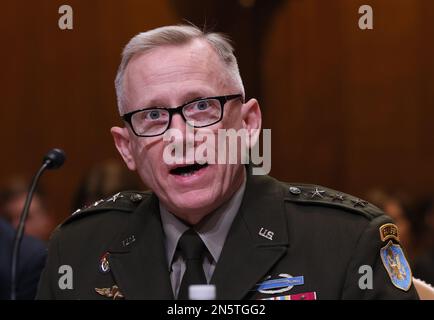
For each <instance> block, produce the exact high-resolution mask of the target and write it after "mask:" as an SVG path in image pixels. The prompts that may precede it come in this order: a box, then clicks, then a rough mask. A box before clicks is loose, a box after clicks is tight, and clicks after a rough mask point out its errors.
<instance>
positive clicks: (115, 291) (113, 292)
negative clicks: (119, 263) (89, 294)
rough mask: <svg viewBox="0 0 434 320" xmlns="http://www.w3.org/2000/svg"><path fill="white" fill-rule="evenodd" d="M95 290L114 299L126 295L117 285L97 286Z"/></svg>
mask: <svg viewBox="0 0 434 320" xmlns="http://www.w3.org/2000/svg"><path fill="white" fill-rule="evenodd" d="M95 291H96V292H97V293H99V294H100V295H102V296H103V297H107V298H113V300H117V299H123V298H124V295H123V294H122V293H121V291H120V290H119V287H118V286H117V285H114V286H113V287H111V288H95Z"/></svg>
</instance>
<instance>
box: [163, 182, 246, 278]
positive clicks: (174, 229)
mask: <svg viewBox="0 0 434 320" xmlns="http://www.w3.org/2000/svg"><path fill="white" fill-rule="evenodd" d="M245 188H246V175H244V181H243V183H242V185H241V187H240V188H239V189H238V190H237V191H236V192H235V194H234V195H233V196H232V198H231V199H230V200H229V201H228V202H227V203H225V204H224V205H222V206H221V207H219V208H218V209H217V210H216V211H215V212H213V213H212V214H210V215H208V216H207V217H206V218H204V220H203V221H201V222H200V223H199V224H198V225H196V226H195V227H194V229H195V230H196V232H197V233H198V234H199V236H200V238H201V239H202V241H203V242H204V244H205V245H206V247H207V249H208V251H209V253H210V254H211V256H212V258H213V260H214V262H217V261H218V260H219V258H220V254H221V252H222V249H223V245H224V243H225V240H226V236H227V234H228V232H229V229H230V227H231V225H232V222H233V220H234V218H235V216H236V215H237V212H238V210H239V208H240V206H241V202H242V199H243V195H244V190H245ZM160 215H161V222H162V224H163V231H164V234H165V245H166V255H167V261H168V268H169V270H170V268H171V265H172V263H173V258H174V256H175V252H176V247H177V244H178V240H179V238H180V237H181V236H182V234H183V233H184V232H185V231H186V230H187V229H188V228H189V226H187V225H186V224H185V223H184V222H182V221H181V220H180V219H178V218H177V217H176V216H175V215H173V214H172V213H170V212H169V211H168V210H167V209H166V208H165V207H164V206H163V205H162V204H161V202H160Z"/></svg>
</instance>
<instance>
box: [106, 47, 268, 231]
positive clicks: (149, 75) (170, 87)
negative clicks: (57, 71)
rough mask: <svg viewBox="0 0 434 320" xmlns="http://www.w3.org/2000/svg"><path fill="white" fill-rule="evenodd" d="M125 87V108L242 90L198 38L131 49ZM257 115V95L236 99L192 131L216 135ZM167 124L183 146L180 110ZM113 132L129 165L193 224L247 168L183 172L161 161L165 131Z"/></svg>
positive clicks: (252, 122) (250, 123) (256, 124)
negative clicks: (216, 119) (144, 134)
mask: <svg viewBox="0 0 434 320" xmlns="http://www.w3.org/2000/svg"><path fill="white" fill-rule="evenodd" d="M124 89H125V92H126V97H127V101H128V106H127V109H126V110H124V112H125V113H128V112H131V111H134V110H138V109H142V108H147V107H166V108H171V107H176V106H179V105H182V104H184V103H186V102H189V101H192V100H194V99H197V98H206V97H213V96H223V95H231V94H239V93H241V89H240V88H239V85H237V84H236V82H235V81H234V80H233V79H232V78H231V77H230V75H229V72H228V71H227V69H226V67H225V65H224V64H223V63H222V61H221V60H220V58H219V57H218V55H217V54H216V53H215V52H214V50H213V49H212V47H211V46H210V45H209V44H208V43H207V42H205V41H202V40H194V41H192V42H190V43H188V44H185V45H181V46H180V45H178V46H163V47H159V48H155V49H152V50H151V51H149V52H146V53H144V54H137V55H135V56H134V57H133V58H132V59H131V61H130V62H129V64H128V66H127V69H126V73H125V81H124ZM260 119H261V116H260V110H259V105H258V103H257V101H256V100H255V99H251V100H249V101H248V102H246V103H243V102H242V100H241V99H234V100H230V101H228V102H226V104H225V105H224V113H223V119H222V121H220V122H218V123H216V124H214V125H212V126H209V127H206V128H195V129H194V132H195V133H196V132H198V131H200V130H207V131H208V132H212V133H213V134H215V135H217V130H218V129H223V128H235V129H241V128H246V129H249V128H250V129H253V128H257V129H259V128H260V121H261V120H260ZM170 128H173V129H178V130H179V131H180V132H182V140H183V142H184V143H183V145H184V152H185V140H186V134H187V132H186V123H185V122H184V120H183V119H182V117H181V116H180V115H179V114H175V115H174V116H173V117H172V123H171V126H170ZM112 134H113V137H114V140H115V143H116V146H117V148H118V150H119V152H120V153H121V155H122V157H123V158H124V160H125V162H126V164H127V165H128V167H129V168H130V169H131V170H137V171H138V173H139V175H140V177H141V178H142V180H143V182H144V183H145V184H146V185H147V186H148V187H149V188H151V189H152V190H153V191H154V192H155V193H156V195H157V196H158V198H159V200H160V201H161V202H162V204H163V205H164V206H165V207H166V208H167V209H168V210H169V211H170V212H172V213H173V214H175V215H176V216H178V217H179V218H181V219H183V220H184V221H186V222H188V223H190V224H196V223H197V222H199V221H200V220H201V219H202V218H203V217H204V216H205V215H207V214H208V213H210V212H212V211H213V210H215V209H216V208H217V207H219V206H220V205H221V204H223V203H224V202H225V201H227V200H228V199H229V198H230V197H231V196H232V195H233V194H234V192H235V191H236V190H237V189H238V188H239V187H240V185H241V184H242V182H243V179H244V175H245V169H244V165H242V164H240V163H238V164H206V165H204V166H199V167H198V166H196V167H195V170H191V171H188V174H187V175H186V174H184V175H182V174H179V173H178V171H177V170H175V169H176V168H175V167H174V165H173V164H172V165H168V164H166V163H165V162H164V161H163V152H164V149H165V147H167V145H168V142H167V141H163V135H161V136H156V137H137V136H135V135H134V133H133V132H132V131H131V129H130V128H129V127H126V128H119V127H114V128H112ZM200 143H203V142H196V143H195V145H196V147H197V146H198V145H199V144H200ZM216 145H217V144H216ZM216 153H218V151H217V150H216ZM184 157H185V155H184ZM187 163H188V162H187V160H186V159H185V158H184V163H183V164H182V165H176V166H178V167H179V166H181V167H186V168H187ZM188 168H191V167H188ZM196 169H197V170H196Z"/></svg>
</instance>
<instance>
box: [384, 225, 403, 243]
mask: <svg viewBox="0 0 434 320" xmlns="http://www.w3.org/2000/svg"><path fill="white" fill-rule="evenodd" d="M380 237H381V241H383V242H384V241H386V240H389V239H394V240H396V241H398V242H399V232H398V227H397V226H396V225H394V224H393V223H386V224H383V225H382V226H381V227H380Z"/></svg>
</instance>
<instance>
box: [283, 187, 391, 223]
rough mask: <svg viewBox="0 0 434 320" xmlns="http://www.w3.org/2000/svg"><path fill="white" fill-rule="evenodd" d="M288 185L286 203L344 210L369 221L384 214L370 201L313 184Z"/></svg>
mask: <svg viewBox="0 0 434 320" xmlns="http://www.w3.org/2000/svg"><path fill="white" fill-rule="evenodd" d="M286 185H287V192H286V195H285V200H286V201H290V202H297V203H305V204H312V205H322V206H329V207H337V208H342V209H345V210H347V211H351V212H354V213H358V214H361V215H363V216H365V217H366V218H368V219H369V220H372V219H373V218H375V217H378V216H380V215H382V214H383V212H382V211H381V210H380V209H379V208H377V207H376V206H374V205H373V204H371V203H369V202H368V201H365V200H362V199H360V198H357V197H354V196H352V195H349V194H346V193H343V192H340V191H336V190H333V189H330V188H326V187H322V186H318V185H311V184H286Z"/></svg>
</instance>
